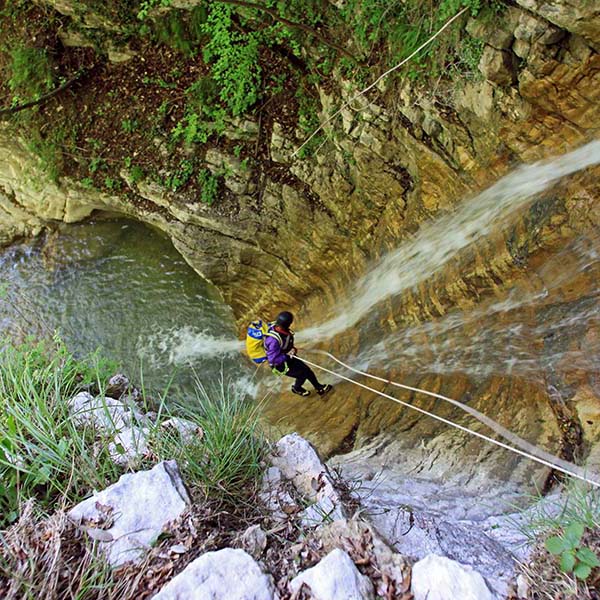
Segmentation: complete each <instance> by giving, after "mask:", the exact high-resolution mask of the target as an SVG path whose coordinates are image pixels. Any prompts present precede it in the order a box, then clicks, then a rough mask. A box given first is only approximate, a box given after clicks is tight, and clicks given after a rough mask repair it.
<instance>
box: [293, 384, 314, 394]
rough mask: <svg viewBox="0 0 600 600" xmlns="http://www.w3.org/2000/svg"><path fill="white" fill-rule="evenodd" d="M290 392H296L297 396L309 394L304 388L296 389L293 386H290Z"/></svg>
mask: <svg viewBox="0 0 600 600" xmlns="http://www.w3.org/2000/svg"><path fill="white" fill-rule="evenodd" d="M292 392H293V393H294V394H298V396H310V392H309V391H308V390H305V389H304V388H303V387H301V388H298V389H296V388H295V387H294V386H292Z"/></svg>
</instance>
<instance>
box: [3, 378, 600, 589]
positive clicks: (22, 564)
mask: <svg viewBox="0 0 600 600" xmlns="http://www.w3.org/2000/svg"><path fill="white" fill-rule="evenodd" d="M111 387H112V390H114V391H113V392H112V394H113V395H114V396H116V397H115V398H111V397H109V396H94V395H92V394H90V393H89V392H80V393H79V394H77V395H76V396H74V397H73V398H72V399H71V401H70V402H69V405H70V410H71V413H72V417H73V418H74V419H75V420H77V421H78V422H79V424H80V426H82V427H85V426H90V424H91V423H92V422H94V423H96V425H99V426H100V427H101V428H103V430H104V431H105V432H107V433H108V434H109V435H111V436H112V437H113V442H112V443H110V444H109V447H110V448H112V450H111V452H112V455H113V460H115V461H116V462H118V463H119V464H122V465H128V466H129V469H130V472H128V473H126V474H124V475H122V476H121V477H120V479H119V480H118V481H117V482H116V483H114V484H113V485H111V486H109V487H108V488H106V489H105V490H101V491H96V492H95V493H94V494H93V495H92V496H90V497H89V498H88V499H86V500H84V501H83V502H81V503H79V504H78V505H76V506H66V505H65V506H60V507H57V509H56V510H55V511H54V512H53V513H52V514H50V515H49V516H43V514H42V513H41V512H40V511H39V510H38V509H37V508H36V505H35V502H34V501H30V502H28V503H27V504H26V505H25V506H24V507H23V508H22V512H21V516H20V518H19V520H18V521H17V522H16V523H15V524H14V525H13V526H11V527H10V528H9V529H8V530H6V531H5V532H4V534H3V538H2V539H3V542H2V547H1V548H0V555H1V556H2V559H3V567H2V571H1V572H0V590H1V591H2V594H3V598H6V599H16V598H21V597H23V594H24V591H25V590H27V589H29V592H30V593H31V592H32V591H33V590H38V592H40V593H41V592H43V593H44V595H45V596H46V597H48V598H57V599H62V598H69V597H72V596H71V594H73V593H74V591H75V590H79V592H78V593H80V594H83V591H85V592H86V593H87V594H88V595H85V594H83V595H81V596H79V597H86V598H95V597H97V596H95V595H94V593H96V592H93V591H92V590H93V589H95V587H96V588H98V589H100V590H102V595H101V597H102V598H114V599H125V598H134V597H135V598H157V599H162V600H165V599H169V598H172V599H176V598H186V599H189V600H193V599H194V598H198V599H201V598H208V597H210V598H213V600H215V599H223V600H234V599H239V600H250V599H255V600H262V599H264V600H273V599H277V598H278V599H280V600H300V599H306V600H309V599H313V600H349V599H356V600H358V599H364V600H368V599H374V598H385V599H388V600H425V599H429V600H431V599H432V598H436V599H439V600H456V599H457V598H461V599H465V600H466V599H473V600H487V599H489V600H492V599H494V598H502V599H504V598H514V599H516V598H528V599H536V598H544V597H546V596H545V595H544V594H545V591H544V586H550V587H548V589H550V588H551V586H552V585H553V582H554V585H556V586H557V589H559V590H560V589H563V592H560V593H562V594H563V595H560V593H559V595H556V596H553V597H555V598H576V597H577V598H589V599H595V598H597V597H598V596H597V591H594V590H597V587H596V584H597V583H598V578H599V577H600V571H598V570H596V572H595V574H594V577H592V578H590V579H588V582H587V586H586V585H585V584H582V583H580V584H579V586H578V588H577V589H578V592H577V593H578V594H580V595H572V594H571V595H569V594H565V593H564V589H568V586H565V584H564V581H562V579H564V576H563V577H562V579H561V576H560V571H559V570H558V569H557V567H556V564H555V562H556V561H555V560H554V561H553V560H552V559H551V558H549V555H548V554H547V553H546V554H544V549H543V547H542V546H540V545H539V544H538V545H537V546H536V547H533V544H532V542H531V541H528V540H527V539H526V538H525V537H524V534H523V531H524V530H523V529H520V528H519V526H518V525H517V524H516V521H518V520H519V519H521V520H527V516H526V515H527V513H520V514H513V515H511V516H497V517H493V516H489V517H487V518H486V519H485V520H483V521H482V520H479V521H477V520H476V519H475V520H474V516H475V513H476V512H477V510H476V507H475V506H473V507H472V508H471V511H470V513H469V512H468V511H466V512H465V514H464V515H462V518H460V517H459V516H458V515H455V516H456V519H455V520H453V521H448V520H447V515H446V517H444V516H442V514H441V513H439V512H438V511H437V510H436V509H439V508H440V507H439V506H437V505H436V504H435V502H430V501H428V500H427V499H426V497H427V495H428V494H429V496H430V497H434V496H435V493H436V491H438V492H440V496H445V495H444V493H443V492H441V488H442V486H436V485H435V484H433V483H431V482H424V481H421V482H419V480H417V479H415V480H413V481H406V480H405V481H402V482H401V481H393V480H390V479H389V478H388V479H387V480H386V478H385V477H379V478H377V477H371V478H370V479H368V480H367V479H365V480H361V479H359V478H358V477H357V475H356V473H355V474H354V476H353V475H352V471H351V469H347V468H346V470H345V473H344V466H343V464H342V465H341V466H340V465H338V466H334V465H330V466H327V465H325V464H323V462H321V460H320V458H319V456H318V454H317V453H316V452H315V450H314V448H313V447H312V446H311V445H310V443H308V442H307V441H306V440H305V439H303V438H302V437H300V436H299V435H297V434H290V435H287V436H285V437H283V438H282V439H280V440H279V441H277V442H276V443H273V444H272V445H271V447H270V450H269V454H268V456H267V457H266V458H265V463H264V474H263V477H262V483H261V484H260V486H259V487H258V488H257V489H256V491H255V492H253V493H250V494H248V495H247V497H246V500H245V501H243V502H241V503H237V504H236V505H226V504H223V503H222V502H216V501H213V500H211V498H210V496H207V497H204V498H203V499H202V500H201V501H198V498H197V497H195V496H192V495H191V494H190V492H189V491H188V487H187V485H186V482H185V481H184V479H183V478H182V476H181V472H180V469H179V466H178V464H177V462H176V461H174V460H166V461H161V462H159V463H157V464H155V465H154V466H152V467H151V468H149V469H146V470H138V471H135V465H136V464H139V462H140V461H141V460H147V459H148V453H149V446H148V445H147V443H146V436H147V430H146V429H145V427H144V423H147V424H148V423H149V422H150V421H152V420H154V419H156V415H152V414H147V415H144V414H141V413H140V412H139V409H138V408H136V407H135V405H132V403H131V388H130V387H129V386H128V382H127V380H126V379H125V378H123V377H117V378H113V380H111V385H109V389H110V388H111ZM125 389H127V390H128V391H127V396H125V394H124V390H125ZM119 390H120V392H119ZM162 427H163V428H165V430H168V429H171V430H174V431H177V432H178V435H179V436H180V438H179V439H180V443H182V444H190V443H197V441H198V440H202V436H203V432H202V431H201V430H200V429H199V428H198V426H197V425H196V424H195V423H194V422H193V421H189V420H185V419H181V418H173V417H171V418H169V419H168V420H165V421H164V422H163V424H162ZM207 452H208V450H207ZM206 460H210V454H209V453H207V454H206ZM350 464H351V463H350ZM425 488H427V489H425ZM437 488H439V489H437ZM403 489H404V490H405V492H406V490H410V491H411V493H412V494H413V496H414V497H415V498H418V499H420V501H421V502H423V503H424V504H425V505H427V508H426V509H424V508H419V507H418V506H417V505H413V504H414V503H413V501H412V498H411V497H410V496H407V497H405V498H402V497H401V490H403ZM445 500H446V502H448V498H447V497H446V498H445ZM473 501H474V502H476V501H478V502H480V503H481V502H483V500H482V498H477V499H475V498H473ZM545 503H546V506H548V507H553V508H552V509H551V510H558V507H559V506H560V498H559V496H556V495H555V496H554V497H553V498H550V499H547V500H546V501H545ZM467 504H468V503H467ZM467 504H466V505H467ZM533 510H534V509H533V508H530V509H529V512H532V511H533ZM484 512H485V511H484ZM587 535H588V536H589V537H588V538H587V539H586V543H587V544H588V547H590V548H597V546H598V542H599V540H598V539H597V538H596V537H592V536H596V535H597V532H595V533H594V532H591V531H590V532H588V534H587ZM532 548H533V554H532V553H531V550H532ZM98 557H100V559H99V558H98ZM520 564H522V565H524V566H523V567H520V566H519V565H520ZM519 572H521V574H520V575H519ZM542 573H543V581H544V583H543V586H540V584H539V577H540V574H542ZM242 574H243V575H242ZM86 582H87V584H88V585H89V584H90V582H91V583H92V584H94V583H95V587H94V585H92V589H87V588H86ZM25 595H26V594H25Z"/></svg>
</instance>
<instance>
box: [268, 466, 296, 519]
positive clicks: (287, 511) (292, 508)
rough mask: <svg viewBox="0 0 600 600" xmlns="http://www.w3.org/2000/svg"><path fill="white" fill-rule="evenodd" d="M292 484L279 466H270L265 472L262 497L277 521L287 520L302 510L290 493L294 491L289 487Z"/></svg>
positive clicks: (272, 516)
mask: <svg viewBox="0 0 600 600" xmlns="http://www.w3.org/2000/svg"><path fill="white" fill-rule="evenodd" d="M290 486H292V484H291V483H290V482H288V481H287V480H286V479H284V477H283V475H282V473H281V470H280V469H278V468H277V467H269V468H268V469H267V470H266V471H265V472H264V474H263V478H262V483H261V488H260V494H259V495H260V499H261V500H262V502H263V504H264V505H265V506H266V507H267V509H268V510H269V512H270V514H271V518H273V519H275V520H276V521H286V520H287V519H288V518H289V516H290V515H291V514H295V513H298V512H300V510H301V508H300V506H299V505H298V504H297V502H296V500H295V499H294V497H293V496H292V494H291V493H290V492H291V491H294V490H293V489H292V490H290V489H289V487H290ZM292 487H293V486H292Z"/></svg>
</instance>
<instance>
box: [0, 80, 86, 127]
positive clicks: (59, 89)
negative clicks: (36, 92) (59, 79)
mask: <svg viewBox="0 0 600 600" xmlns="http://www.w3.org/2000/svg"><path fill="white" fill-rule="evenodd" d="M85 72H86V69H82V70H81V71H79V72H78V73H76V74H75V75H74V76H73V77H71V79H69V80H68V81H65V83H63V84H62V85H61V86H60V87H57V88H56V89H54V90H52V91H51V92H48V93H47V94H44V95H43V96H40V97H39V98H38V99H37V100H32V101H31V102H26V103H25V104H19V105H18V106H13V107H10V108H0V116H2V115H11V114H14V113H18V112H20V111H22V110H25V109H26V108H31V107H32V106H36V105H38V104H42V102H46V100H49V99H50V98H52V97H53V96H56V95H57V94H60V92H62V91H63V90H66V89H67V88H68V87H69V86H70V85H72V84H73V83H75V82H76V81H77V80H78V79H79V78H80V77H81V76H82V75H83V74H84V73H85Z"/></svg>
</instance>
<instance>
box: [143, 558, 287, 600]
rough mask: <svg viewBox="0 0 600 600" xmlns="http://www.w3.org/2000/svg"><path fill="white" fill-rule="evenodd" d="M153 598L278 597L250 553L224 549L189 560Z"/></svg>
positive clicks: (265, 599) (237, 599)
mask: <svg viewBox="0 0 600 600" xmlns="http://www.w3.org/2000/svg"><path fill="white" fill-rule="evenodd" d="M153 600H277V595H276V593H275V587H274V585H273V582H272V580H271V578H270V577H269V576H268V575H266V574H265V573H263V572H262V570H261V568H260V567H259V566H258V564H257V562H256V561H255V560H254V559H253V558H252V557H251V556H250V555H249V554H247V553H246V552H244V551H243V550H234V549H232V548H224V549H223V550H218V551H217V552H207V553H206V554H203V555H202V556H200V557H199V558H197V559H196V560H194V561H193V562H191V563H190V564H189V565H188V566H187V567H186V568H185V569H184V570H183V571H182V572H181V573H179V575H177V576H176V577H174V578H173V579H172V580H171V581H169V583H167V584H166V585H165V586H164V587H163V588H162V589H161V590H160V592H159V593H158V594H156V596H154V598H153Z"/></svg>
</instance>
